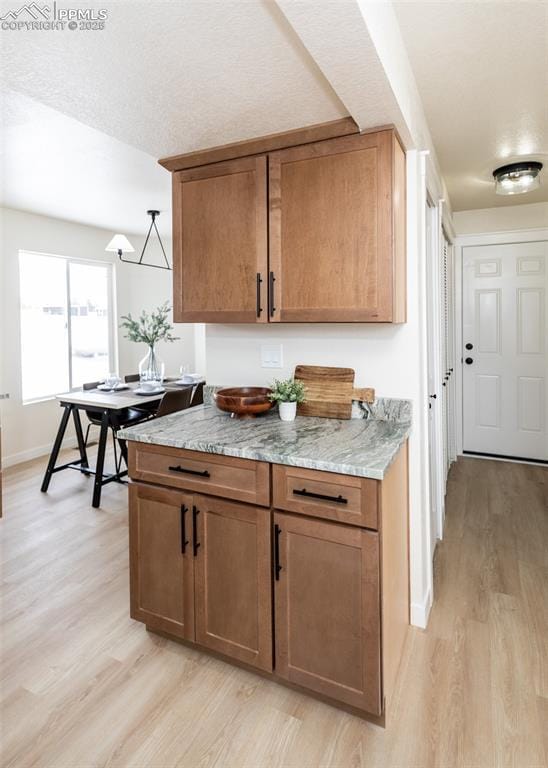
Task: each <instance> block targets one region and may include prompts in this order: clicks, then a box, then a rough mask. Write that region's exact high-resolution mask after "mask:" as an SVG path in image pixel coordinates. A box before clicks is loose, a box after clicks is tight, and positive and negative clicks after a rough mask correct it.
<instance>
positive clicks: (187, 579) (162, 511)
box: [129, 483, 194, 640]
mask: <svg viewBox="0 0 548 768" xmlns="http://www.w3.org/2000/svg"><path fill="white" fill-rule="evenodd" d="M191 513H192V496H191V495H189V494H186V493H182V492H180V491H166V490H162V489H160V488H152V487H147V486H144V485H139V484H138V483H133V484H132V485H130V486H129V546H130V604H131V617H132V618H133V619H137V621H143V622H144V623H145V624H146V625H147V626H149V627H151V628H152V629H158V630H161V631H164V632H169V633H171V634H172V635H177V636H178V637H183V638H185V639H187V640H194V566H193V557H192V545H191V538H192V536H191V534H192V519H191Z"/></svg>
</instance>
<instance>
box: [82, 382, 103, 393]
mask: <svg viewBox="0 0 548 768" xmlns="http://www.w3.org/2000/svg"><path fill="white" fill-rule="evenodd" d="M100 383H101V382H100V381H87V382H86V383H85V384H82V389H83V390H84V392H85V391H86V390H87V389H97V387H98V386H99V384H100Z"/></svg>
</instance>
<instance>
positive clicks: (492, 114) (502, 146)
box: [394, 1, 548, 210]
mask: <svg viewBox="0 0 548 768" xmlns="http://www.w3.org/2000/svg"><path fill="white" fill-rule="evenodd" d="M394 5H395V8H396V12H397V16H398V21H399V23H400V28H401V31H402V35H403V38H404V42H405V45H406V47H407V50H408V55H409V58H410V61H411V65H412V67H413V71H414V73H415V78H416V80H417V84H418V87H419V92H420V95H421V98H422V101H423V105H424V109H425V112H426V118H427V120H428V124H429V127H430V132H431V134H432V138H433V140H434V144H435V146H436V152H437V155H438V159H439V162H440V166H441V170H442V172H443V175H444V178H445V181H446V183H447V187H448V191H449V196H450V198H451V204H452V207H453V210H466V209H472V208H490V207H494V206H498V205H516V204H519V203H535V202H540V201H545V200H548V4H547V3H546V2H528V1H526V2H451V1H445V2H444V1H438V2H397V3H395V4H394ZM522 157H523V158H527V159H537V160H540V161H542V162H543V163H544V164H545V169H544V171H543V174H542V175H541V181H542V186H541V188H540V189H539V190H536V191H534V192H531V193H528V194H526V195H519V196H512V197H501V196H499V195H495V193H494V185H493V180H492V176H491V173H492V171H493V170H494V169H495V168H496V167H498V166H500V165H503V164H505V163H508V162H512V161H513V160H516V159H519V158H522Z"/></svg>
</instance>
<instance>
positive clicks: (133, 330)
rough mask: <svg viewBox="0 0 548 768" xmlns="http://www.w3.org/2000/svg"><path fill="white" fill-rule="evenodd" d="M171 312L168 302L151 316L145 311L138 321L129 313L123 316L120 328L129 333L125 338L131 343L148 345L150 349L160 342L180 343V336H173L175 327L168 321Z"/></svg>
mask: <svg viewBox="0 0 548 768" xmlns="http://www.w3.org/2000/svg"><path fill="white" fill-rule="evenodd" d="M170 311H171V307H170V306H169V303H168V302H167V301H166V302H165V303H164V304H162V305H160V306H159V307H158V308H157V309H156V310H153V311H152V312H151V313H150V314H149V313H148V312H146V311H145V310H143V311H142V312H141V314H140V316H139V318H138V319H134V318H133V317H132V316H131V313H129V312H128V314H127V315H122V321H123V322H122V323H120V328H123V329H124V330H125V331H127V333H126V334H125V338H126V339H129V341H135V342H137V343H142V344H148V346H149V347H154V345H155V344H156V343H157V342H158V341H178V339H179V336H174V335H173V333H172V331H173V326H172V325H171V323H170V322H169V320H168V319H167V318H168V315H169V312H170Z"/></svg>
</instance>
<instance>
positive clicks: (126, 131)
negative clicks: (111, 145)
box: [0, 0, 347, 158]
mask: <svg viewBox="0 0 548 768" xmlns="http://www.w3.org/2000/svg"><path fill="white" fill-rule="evenodd" d="M0 5H1V7H2V9H3V11H4V12H5V10H6V9H7V8H9V7H10V5H11V7H13V3H10V4H8V3H6V2H2V3H1V4H0ZM70 5H71V7H75V6H78V5H79V3H77V2H76V3H71V4H70ZM95 5H96V6H97V7H100V8H103V7H104V8H107V9H108V11H109V17H108V20H107V22H106V25H105V29H104V30H100V31H91V30H90V31H79V30H77V31H74V32H70V31H68V30H65V31H63V32H49V33H48V32H43V31H25V32H9V33H7V32H2V44H3V52H2V59H3V68H4V77H5V80H6V82H7V85H8V86H9V87H10V88H12V89H14V90H16V91H20V92H21V93H24V94H25V95H27V96H30V97H32V98H35V99H38V100H39V101H41V102H42V103H44V104H46V105H48V106H50V107H52V108H54V109H57V110H59V111H60V112H63V113H64V114H66V115H69V116H71V117H74V118H76V119H77V120H79V121H81V122H82V123H84V124H86V125H89V126H92V127H94V128H97V129H98V130H101V131H104V132H105V133H107V134H108V135H110V136H113V137H115V138H117V139H120V140H121V141H124V142H126V143H128V144H130V145H132V146H134V147H138V148H139V149H141V150H143V151H145V152H147V153H149V154H150V155H152V156H153V157H155V158H158V157H161V156H165V155H170V154H177V153H180V152H188V151H191V150H194V149H199V148H203V147H208V146H214V145H217V144H225V143H228V142H231V141H237V140H240V139H245V138H249V137H253V136H260V135H264V134H268V133H274V132H277V131H283V130H287V129H291V128H297V127H302V126H304V125H309V124H313V123H320V122H324V121H328V120H334V119H337V118H339V117H342V116H344V115H346V114H347V112H346V111H345V109H344V107H343V105H342V104H341V102H340V101H339V99H338V97H337V96H336V95H335V93H334V91H333V90H332V88H331V86H330V85H329V83H328V82H327V81H326V80H325V78H324V77H323V76H322V74H321V73H320V71H319V69H318V68H317V66H316V65H315V63H314V62H313V60H312V58H311V57H310V55H309V54H308V53H307V51H306V49H305V48H304V47H303V45H302V43H301V42H300V40H299V38H298V37H297V35H296V34H295V33H294V32H293V30H292V29H291V27H290V26H289V24H288V23H287V21H286V20H285V18H284V17H283V14H282V13H281V12H280V10H279V9H278V8H277V6H276V5H275V4H274V3H273V2H261V1H260V0H251V1H247V2H246V1H245V0H240V1H239V2H235V0H223V2H220V1H219V0H216V1H213V2H212V1H211V0H199V1H196V0H185V2H180V1H179V2H163V1H162V2H159V1H158V0H155V1H154V2H142V1H135V0H132V2H128V1H127V0H126V1H123V2H112V1H111V2H98V3H95ZM82 7H87V8H89V3H86V4H82Z"/></svg>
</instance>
